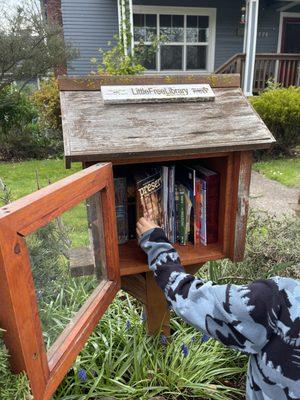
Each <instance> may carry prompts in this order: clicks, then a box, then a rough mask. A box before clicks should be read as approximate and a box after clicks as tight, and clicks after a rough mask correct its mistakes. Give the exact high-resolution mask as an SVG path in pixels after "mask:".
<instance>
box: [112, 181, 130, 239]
mask: <svg viewBox="0 0 300 400" xmlns="http://www.w3.org/2000/svg"><path fill="white" fill-rule="evenodd" d="M114 185H115V203H116V215H117V231H118V242H119V244H123V243H126V242H127V241H128V216H127V187H126V178H115V179H114Z"/></svg>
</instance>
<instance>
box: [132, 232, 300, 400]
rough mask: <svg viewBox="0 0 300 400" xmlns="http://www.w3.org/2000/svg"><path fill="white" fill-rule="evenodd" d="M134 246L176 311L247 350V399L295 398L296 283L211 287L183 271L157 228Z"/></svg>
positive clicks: (299, 377) (298, 362)
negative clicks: (248, 356)
mask: <svg viewBox="0 0 300 400" xmlns="http://www.w3.org/2000/svg"><path fill="white" fill-rule="evenodd" d="M140 246H141V247H142V249H143V250H144V251H145V252H146V253H147V255H148V263H149V267H150V269H151V270H152V271H153V272H154V275H155V278H156V281H157V283H158V285H159V286H160V288H161V289H162V290H163V292H164V294H165V296H166V299H167V302H168V304H169V306H170V307H171V308H173V309H174V311H175V312H176V314H177V315H179V316H180V317H182V318H183V319H184V320H185V321H186V322H188V323H189V324H191V325H193V326H194V327H195V328H196V329H198V330H200V331H202V332H204V333H206V334H207V335H209V336H210V337H212V338H215V339H217V340H219V341H220V342H222V343H223V344H224V345H226V346H229V347H231V348H234V349H238V350H240V351H242V352H245V353H248V354H250V359H249V365H248V373H247V395H246V398H247V400H295V399H300V282H299V281H295V280H292V279H288V278H279V277H275V278H272V279H266V280H257V281H254V282H252V283H250V284H249V285H241V286H237V285H230V284H228V285H214V284H213V283H212V282H205V281H203V280H202V279H199V278H195V277H194V276H193V275H189V274H187V273H185V270H184V268H183V267H182V265H181V263H180V259H179V256H178V253H177V252H176V250H175V249H174V248H173V246H172V245H171V244H170V243H169V242H168V240H167V238H166V236H165V234H164V231H163V230H162V229H160V228H155V229H151V230H149V231H147V232H145V233H144V234H143V235H142V236H141V238H140Z"/></svg>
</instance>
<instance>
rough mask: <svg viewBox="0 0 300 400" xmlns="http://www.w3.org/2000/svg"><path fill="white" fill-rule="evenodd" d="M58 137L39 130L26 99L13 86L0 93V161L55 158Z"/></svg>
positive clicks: (35, 114) (59, 148) (35, 113)
mask: <svg viewBox="0 0 300 400" xmlns="http://www.w3.org/2000/svg"><path fill="white" fill-rule="evenodd" d="M62 148H63V146H62V141H61V134H59V138H58V134H57V130H55V129H50V128H46V127H43V126H40V124H39V121H38V111H37V109H36V107H35V105H34V104H33V102H32V101H31V99H30V97H29V96H28V95H27V94H26V93H24V92H20V91H19V90H17V88H16V87H15V86H14V85H11V86H7V87H6V88H5V89H3V90H1V91H0V158H1V159H2V160H11V159H15V160H21V159H26V158H45V157H51V156H57V155H59V154H61V152H62Z"/></svg>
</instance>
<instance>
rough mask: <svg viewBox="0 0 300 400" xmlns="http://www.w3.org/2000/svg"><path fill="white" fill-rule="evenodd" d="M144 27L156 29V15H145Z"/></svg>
mask: <svg viewBox="0 0 300 400" xmlns="http://www.w3.org/2000/svg"><path fill="white" fill-rule="evenodd" d="M146 26H148V27H156V14H147V15H146Z"/></svg>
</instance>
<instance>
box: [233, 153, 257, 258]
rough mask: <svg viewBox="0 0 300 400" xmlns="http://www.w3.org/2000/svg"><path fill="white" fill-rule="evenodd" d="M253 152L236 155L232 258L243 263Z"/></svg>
mask: <svg viewBox="0 0 300 400" xmlns="http://www.w3.org/2000/svg"><path fill="white" fill-rule="evenodd" d="M251 166H252V152H250V151H247V152H241V153H237V154H235V159H234V171H235V173H234V180H235V183H234V186H233V205H234V210H233V212H232V219H231V224H232V227H231V229H232V235H231V240H230V258H231V259H232V260H233V261H242V260H243V258H244V252H245V243H246V231H247V217H248V209H249V189H250V180H251Z"/></svg>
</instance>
